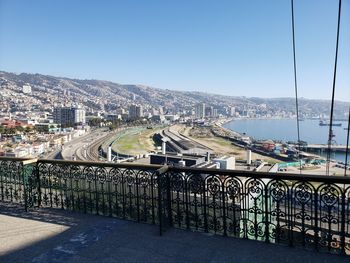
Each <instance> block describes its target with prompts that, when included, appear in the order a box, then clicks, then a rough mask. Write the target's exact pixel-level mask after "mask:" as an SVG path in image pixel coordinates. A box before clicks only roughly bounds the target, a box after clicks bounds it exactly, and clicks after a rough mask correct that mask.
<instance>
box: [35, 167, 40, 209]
mask: <svg viewBox="0 0 350 263" xmlns="http://www.w3.org/2000/svg"><path fill="white" fill-rule="evenodd" d="M39 166H40V165H39V164H38V163H36V165H35V176H36V180H37V184H38V207H41V181H40V171H39Z"/></svg>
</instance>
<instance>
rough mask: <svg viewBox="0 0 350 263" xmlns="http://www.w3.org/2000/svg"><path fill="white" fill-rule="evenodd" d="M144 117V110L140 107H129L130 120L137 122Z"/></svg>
mask: <svg viewBox="0 0 350 263" xmlns="http://www.w3.org/2000/svg"><path fill="white" fill-rule="evenodd" d="M142 116H143V108H142V106H139V105H131V106H130V107H129V119H131V120H135V119H139V118H141V117H142Z"/></svg>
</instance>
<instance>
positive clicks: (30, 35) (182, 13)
mask: <svg viewBox="0 0 350 263" xmlns="http://www.w3.org/2000/svg"><path fill="white" fill-rule="evenodd" d="M337 2H338V1H337V0H295V19H296V46H297V59H298V70H299V75H298V79H299V93H300V96H302V97H307V98H323V99H327V98H328V99H329V98H330V96H331V87H332V78H333V63H334V53H335V37H336V22H337V11H338V10H337V8H338V6H337ZM342 11H343V12H342V21H341V23H342V24H341V25H342V27H341V36H340V47H339V48H340V49H339V71H338V82H337V92H336V98H337V99H341V100H346V101H350V0H343V10H342ZM292 62H293V61H292V43H291V17H290V0H226V1H225V0H220V1H214V0H210V1H209V0H208V1H207V0H197V1H196V0H175V1H173V0H138V1H137V0H127V1H126V0H123V1H122V0H120V1H118V0H114V1H112V0H110V1H107V0H101V1H97V0H96V1H88V0H80V1H79V0H56V1H49V0H31V1H29V0H22V1H20V0H0V70H5V71H11V72H16V73H21V72H28V73H42V74H50V75H55V76H65V77H73V78H95V79H104V80H111V81H114V82H118V83H123V84H144V85H149V86H153V87H157V88H163V89H175V90H197V91H204V92H210V93H219V94H226V95H234V96H247V97H250V96H255V97H286V96H294V88H293V64H292Z"/></svg>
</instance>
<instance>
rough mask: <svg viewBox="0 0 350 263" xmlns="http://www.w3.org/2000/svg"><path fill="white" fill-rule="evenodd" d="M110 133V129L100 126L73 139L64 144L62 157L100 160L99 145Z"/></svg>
mask: <svg viewBox="0 0 350 263" xmlns="http://www.w3.org/2000/svg"><path fill="white" fill-rule="evenodd" d="M110 134H111V133H110V131H109V130H108V129H106V128H100V129H96V130H94V131H91V132H90V133H88V134H86V135H83V136H81V137H79V138H76V139H73V140H72V141H70V142H67V143H66V144H65V145H64V146H63V148H62V151H61V154H62V158H63V159H64V160H87V161H98V160H99V154H98V147H99V145H101V144H102V142H103V141H104V139H105V138H106V137H107V136H110Z"/></svg>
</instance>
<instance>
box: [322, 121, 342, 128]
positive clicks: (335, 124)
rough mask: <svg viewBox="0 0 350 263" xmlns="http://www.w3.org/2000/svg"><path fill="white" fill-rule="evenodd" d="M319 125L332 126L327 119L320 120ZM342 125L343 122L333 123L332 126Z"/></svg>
mask: <svg viewBox="0 0 350 263" xmlns="http://www.w3.org/2000/svg"><path fill="white" fill-rule="evenodd" d="M319 125H320V126H331V124H330V123H329V122H327V121H320V123H319ZM341 125H342V124H341V123H332V126H338V127H340V126H341Z"/></svg>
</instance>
